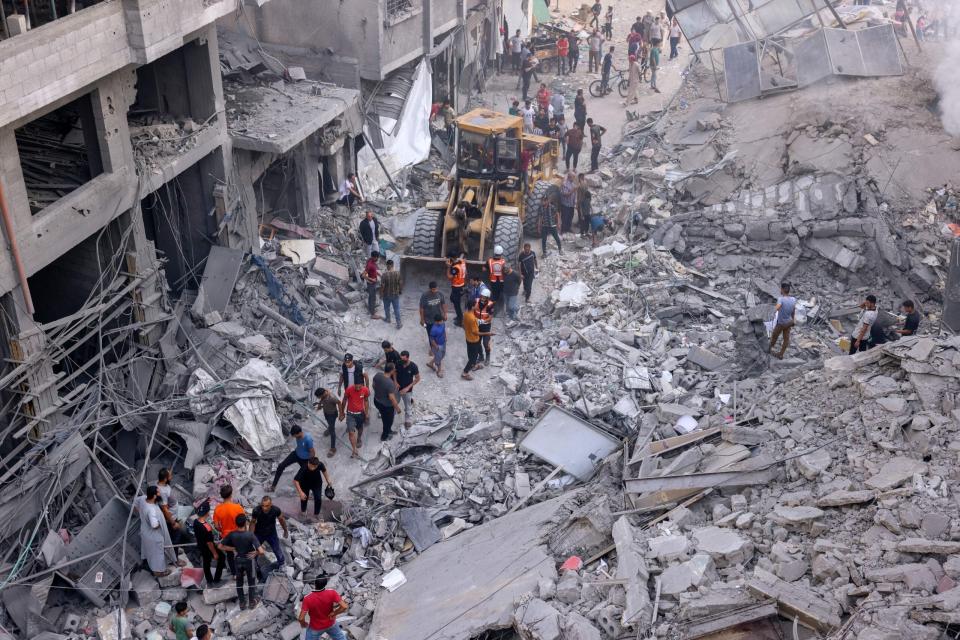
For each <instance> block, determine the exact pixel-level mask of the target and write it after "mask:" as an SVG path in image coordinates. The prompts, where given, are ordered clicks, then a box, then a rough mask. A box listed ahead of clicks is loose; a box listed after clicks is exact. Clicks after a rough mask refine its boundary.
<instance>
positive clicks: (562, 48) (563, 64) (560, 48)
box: [557, 33, 570, 76]
mask: <svg viewBox="0 0 960 640" xmlns="http://www.w3.org/2000/svg"><path fill="white" fill-rule="evenodd" d="M569 55H570V41H569V40H567V34H565V33H561V34H560V37H559V38H557V72H558V73H559V74H560V75H561V76H562V75H566V73H567V56H569Z"/></svg>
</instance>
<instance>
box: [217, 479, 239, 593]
mask: <svg viewBox="0 0 960 640" xmlns="http://www.w3.org/2000/svg"><path fill="white" fill-rule="evenodd" d="M220 500H222V502H221V503H220V504H218V505H217V508H216V509H214V510H213V524H214V525H216V527H217V531H219V532H220V540H221V542H222V541H223V539H224V538H226V537H227V536H228V535H230V534H231V533H233V532H234V531H235V530H236V529H237V517H238V516H242V515H244V512H243V507H241V506H240V505H239V504H237V503H236V502H234V500H233V487H231V486H230V485H229V484H225V485H223V486H222V487H220ZM221 550H223V547H221ZM226 556H227V566H228V567H230V573H232V574H233V575H237V562H236V561H237V557H236V555H235V554H234V553H233V552H232V551H227V552H226Z"/></svg>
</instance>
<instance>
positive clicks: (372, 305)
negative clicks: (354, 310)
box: [361, 251, 380, 320]
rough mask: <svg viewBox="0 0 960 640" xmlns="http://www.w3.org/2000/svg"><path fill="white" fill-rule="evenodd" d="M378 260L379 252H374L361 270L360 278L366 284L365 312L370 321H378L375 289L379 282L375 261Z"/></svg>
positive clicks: (378, 272)
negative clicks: (368, 315) (367, 313)
mask: <svg viewBox="0 0 960 640" xmlns="http://www.w3.org/2000/svg"><path fill="white" fill-rule="evenodd" d="M379 260H380V252H379V251H374V252H372V253H371V254H370V257H369V258H367V264H366V266H365V267H364V268H363V274H361V277H362V278H363V281H364V282H365V283H366V284H367V311H368V312H369V313H370V319H371V320H379V319H380V316H379V315H377V288H378V287H379V282H380V271H379V269H378V268H377V261H379Z"/></svg>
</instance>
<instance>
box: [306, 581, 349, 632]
mask: <svg viewBox="0 0 960 640" xmlns="http://www.w3.org/2000/svg"><path fill="white" fill-rule="evenodd" d="M347 609H349V607H348V606H347V603H346V601H345V600H344V599H343V598H341V597H340V594H339V593H337V592H336V591H334V590H333V589H327V577H326V576H320V577H318V578H317V579H316V580H315V581H314V583H313V591H312V592H311V593H310V594H309V595H307V597H306V598H304V599H303V604H302V605H301V606H300V617H299V618H298V620H299V622H300V626H301V627H302V628H304V629H306V630H307V635H306V640H320V638H322V637H323V636H324V635H326V636H329V637H330V638H331V639H332V640H347V634H345V633H344V632H343V629H341V628H340V625H339V624H337V616H338V615H340V614H341V613H346V611H347ZM307 616H310V622H309V623H308V622H307Z"/></svg>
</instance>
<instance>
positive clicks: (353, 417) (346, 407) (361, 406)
mask: <svg viewBox="0 0 960 640" xmlns="http://www.w3.org/2000/svg"><path fill="white" fill-rule="evenodd" d="M369 414H370V390H369V389H368V388H367V387H366V385H365V381H364V379H363V376H357V377H355V378H354V379H353V385H351V386H349V387H347V390H346V391H344V393H343V400H341V401H340V419H341V420H346V421H347V437H348V438H349V439H350V447H351V448H352V449H353V451H352V452H351V454H350V457H351V458H359V457H360V451H359V447H362V446H363V428H364V426H365V425H366V424H367V420H368V419H369V418H368V416H369Z"/></svg>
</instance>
